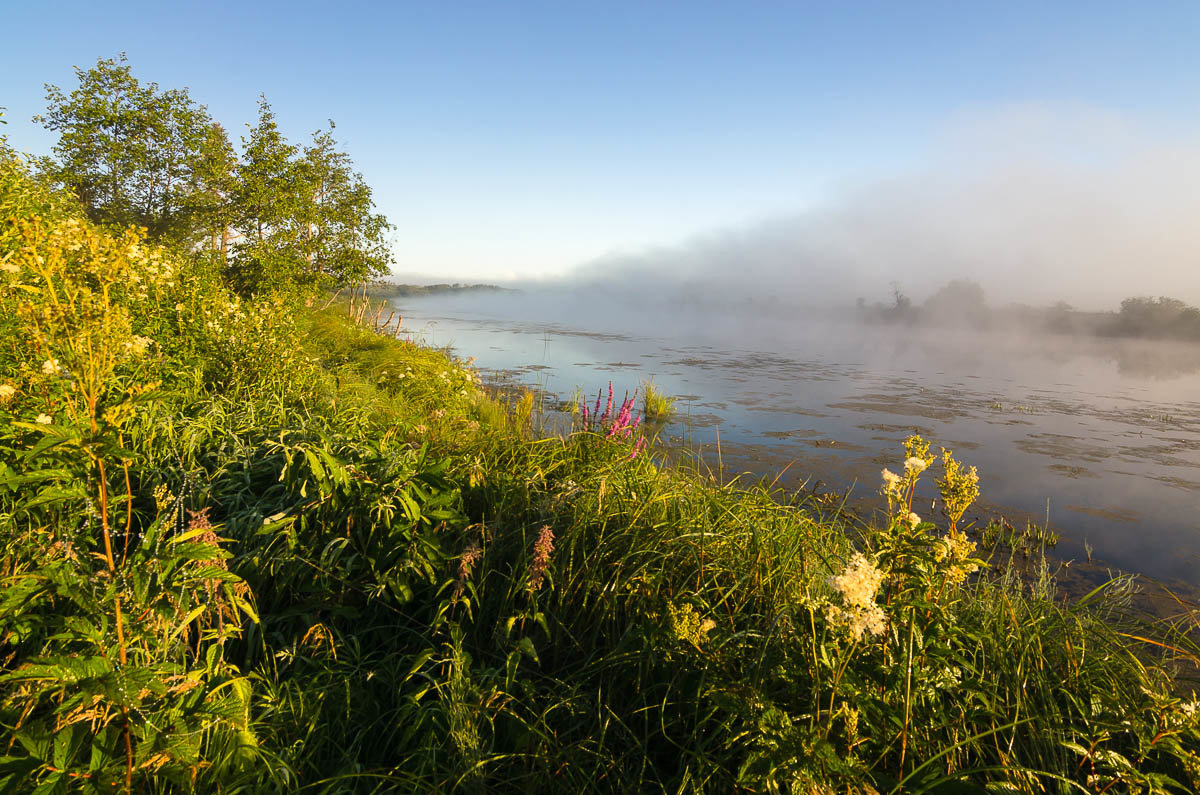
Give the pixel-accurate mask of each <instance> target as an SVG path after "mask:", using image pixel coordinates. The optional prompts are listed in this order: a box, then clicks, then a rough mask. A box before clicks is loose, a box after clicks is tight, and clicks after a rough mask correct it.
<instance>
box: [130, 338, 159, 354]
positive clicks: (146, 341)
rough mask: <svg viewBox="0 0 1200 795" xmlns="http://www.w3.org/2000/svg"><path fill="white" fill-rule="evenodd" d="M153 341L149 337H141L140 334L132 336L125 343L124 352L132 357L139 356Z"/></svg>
mask: <svg viewBox="0 0 1200 795" xmlns="http://www.w3.org/2000/svg"><path fill="white" fill-rule="evenodd" d="M152 342H154V340H152V339H150V338H149V337H143V336H141V335H140V334H134V335H133V336H132V337H130V338H129V339H127V340H126V341H125V352H126V353H128V354H131V355H133V356H141V355H142V354H143V353H145V352H146V349H147V348H149V347H150V344H151V343H152Z"/></svg>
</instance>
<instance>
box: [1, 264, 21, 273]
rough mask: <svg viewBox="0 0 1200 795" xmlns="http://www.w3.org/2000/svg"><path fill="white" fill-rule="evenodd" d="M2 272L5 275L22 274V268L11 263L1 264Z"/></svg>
mask: <svg viewBox="0 0 1200 795" xmlns="http://www.w3.org/2000/svg"><path fill="white" fill-rule="evenodd" d="M0 271H4V272H5V273H20V272H21V267H20V266H19V265H14V264H12V263H11V262H0Z"/></svg>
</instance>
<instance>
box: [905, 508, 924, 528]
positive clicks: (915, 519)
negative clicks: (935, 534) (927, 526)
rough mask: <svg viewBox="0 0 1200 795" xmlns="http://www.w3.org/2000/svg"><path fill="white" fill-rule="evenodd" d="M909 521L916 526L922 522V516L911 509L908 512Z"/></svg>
mask: <svg viewBox="0 0 1200 795" xmlns="http://www.w3.org/2000/svg"><path fill="white" fill-rule="evenodd" d="M908 523H909V524H910V525H912V526H913V527H916V526H917V525H919V524H920V523H921V517H920V516H917V515H916V514H915V513H912V512H911V511H910V512H909V514H908Z"/></svg>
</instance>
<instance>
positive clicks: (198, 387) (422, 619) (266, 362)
mask: <svg viewBox="0 0 1200 795" xmlns="http://www.w3.org/2000/svg"><path fill="white" fill-rule="evenodd" d="M0 215H2V217H3V219H4V226H3V230H2V232H0V263H2V267H3V270H2V272H0V279H2V280H3V281H4V285H5V291H4V293H3V299H0V300H2V301H3V305H2V306H0V331H2V332H3V333H2V335H0V339H3V341H4V342H3V343H2V345H0V456H2V457H0V533H2V537H3V552H2V564H3V568H2V570H0V576H2V577H3V582H2V583H0V665H2V666H3V667H2V669H0V741H2V743H3V751H2V754H3V755H2V756H0V789H3V790H4V791H9V792H26V791H35V790H36V791H39V792H67V791H85V792H114V791H118V792H119V791H128V790H137V791H145V792H168V791H195V792H224V793H234V792H385V791H456V790H461V791H467V792H470V791H510V790H511V791H531V792H579V791H620V792H629V791H672V792H677V791H707V792H731V791H753V792H758V791H766V792H771V791H783V792H810V791H811V792H842V791H854V792H861V791H872V790H877V791H880V792H886V791H904V792H919V791H931V790H937V791H945V792H963V791H991V792H1045V791H1049V792H1102V791H1107V792H1124V791H1143V792H1151V791H1154V792H1187V791H1192V790H1194V789H1195V788H1196V787H1197V785H1198V784H1200V757H1198V756H1197V754H1198V752H1200V723H1198V720H1200V716H1198V715H1197V711H1196V701H1195V696H1194V695H1193V694H1192V693H1191V688H1192V686H1193V680H1191V679H1190V678H1188V677H1189V676H1190V672H1191V671H1192V670H1194V668H1193V667H1192V665H1193V664H1194V662H1195V660H1196V652H1197V646H1196V645H1195V643H1194V642H1192V641H1191V640H1190V639H1189V636H1188V634H1187V632H1188V631H1189V630H1191V629H1192V628H1193V626H1194V625H1193V624H1189V623H1187V622H1188V621H1191V620H1192V619H1191V618H1190V617H1189V616H1188V615H1186V614H1183V615H1181V618H1180V619H1179V621H1177V622H1159V623H1155V624H1149V623H1146V622H1142V621H1140V620H1139V619H1138V618H1137V617H1136V616H1135V615H1133V614H1132V612H1131V610H1130V609H1129V608H1128V599H1127V596H1128V592H1129V589H1130V587H1131V582H1130V581H1129V580H1126V579H1122V580H1117V581H1114V582H1113V583H1111V584H1109V585H1108V586H1106V587H1104V588H1102V589H1099V590H1098V591H1096V592H1094V593H1093V594H1090V595H1089V596H1088V597H1087V598H1085V599H1083V600H1080V601H1079V602H1078V603H1075V604H1063V603H1061V602H1060V601H1058V600H1056V598H1055V594H1054V590H1053V584H1052V582H1050V581H1049V579H1043V580H1042V581H1041V582H1040V583H1038V584H1037V585H1036V587H1034V588H1032V589H1031V588H1030V587H1028V586H1027V585H1022V584H1021V583H1020V582H1019V581H1018V579H1017V578H1015V577H1012V576H1008V575H1006V573H1005V572H1003V571H994V570H991V569H989V568H988V567H986V566H982V562H981V561H980V560H978V559H977V557H976V555H975V552H974V547H973V544H972V543H971V542H970V541H969V540H968V539H967V538H966V536H964V535H963V534H962V533H961V532H959V530H958V528H957V527H955V522H956V520H957V518H958V517H959V516H961V509H965V506H966V505H967V504H969V502H970V500H971V499H972V498H973V496H974V495H973V493H972V492H973V485H974V484H973V481H972V479H971V472H970V470H969V469H967V468H965V467H961V466H960V465H959V463H958V462H957V461H956V460H954V459H953V457H949V458H937V457H935V456H933V455H931V454H930V453H929V451H928V449H927V447H925V446H924V445H923V443H922V442H921V440H916V439H914V440H911V442H910V445H909V448H908V449H907V450H904V451H901V450H897V465H896V466H895V467H893V469H895V470H896V471H897V473H898V474H896V475H891V474H890V473H888V476H887V477H886V478H885V482H884V488H883V493H882V494H881V498H880V499H881V501H884V500H886V502H887V504H888V505H889V507H890V515H891V516H892V517H893V518H892V520H891V521H890V522H887V523H884V524H883V525H882V526H878V527H873V528H863V527H861V526H858V525H853V526H850V525H847V524H844V523H843V522H842V521H841V520H840V519H839V517H838V516H837V515H836V514H835V515H832V516H831V515H828V514H826V513H823V512H822V511H821V510H818V508H817V507H816V506H810V505H808V504H806V503H804V502H803V501H796V500H794V499H792V498H791V497H789V495H786V494H783V493H779V492H776V491H773V490H772V489H770V488H768V487H766V486H759V487H746V486H731V485H725V484H721V483H719V482H716V481H714V480H713V479H712V478H711V477H708V476H707V475H704V474H702V473H699V472H696V471H689V470H688V469H687V468H683V467H677V466H675V467H672V466H666V465H664V464H663V462H662V459H661V457H660V456H658V455H657V454H656V451H655V449H654V446H653V444H649V445H648V444H647V442H646V441H645V437H644V436H642V435H641V429H640V428H636V427H635V422H636V420H635V418H634V417H632V416H631V414H630V412H629V411H625V412H622V410H621V407H620V406H612V407H609V406H606V405H603V403H605V402H607V401H606V400H602V405H599V406H598V407H596V406H592V407H589V411H588V416H587V418H586V419H584V418H583V417H582V416H581V417H580V419H579V424H578V425H577V430H576V431H575V432H574V433H571V434H569V435H565V436H561V437H553V438H538V437H537V435H536V434H534V433H533V431H532V427H531V426H532V419H531V415H532V411H533V404H532V400H530V399H520V398H511V397H504V398H502V397H498V396H496V395H492V394H489V392H488V391H487V390H486V389H485V388H484V387H483V386H481V385H480V384H479V382H478V379H477V377H476V376H475V374H474V373H473V372H472V370H471V369H470V368H469V366H467V365H466V364H465V363H461V362H456V361H452V360H451V359H449V358H447V357H446V356H445V355H444V354H442V353H440V352H437V351H433V350H429V349H426V348H421V347H416V346H413V345H409V344H404V343H402V342H400V341H397V340H394V339H391V338H388V337H386V336H382V335H379V334H377V333H375V332H374V331H373V330H371V329H369V328H366V327H363V326H362V325H359V324H357V323H356V322H354V320H353V319H352V318H350V317H349V313H348V311H347V308H346V307H344V306H341V305H331V306H328V307H325V308H324V309H322V308H320V305H319V303H318V304H314V305H313V306H308V307H306V306H305V305H304V302H303V301H302V300H300V299H296V298H285V297H278V296H275V297H260V298H255V299H245V298H238V297H237V296H235V295H234V294H232V293H231V292H229V291H228V290H227V289H226V287H225V286H224V285H223V284H222V283H221V282H220V280H219V278H218V277H217V276H216V275H215V274H214V273H213V272H212V271H211V270H210V269H208V268H206V266H205V265H204V263H203V261H201V260H197V259H196V258H195V257H193V256H190V255H183V254H179V253H172V252H169V251H166V250H162V249H157V248H154V247H152V246H148V245H147V244H146V243H145V241H143V240H142V239H141V238H140V237H139V235H138V234H137V233H134V232H127V231H114V230H102V229H98V228H96V227H94V226H92V225H91V224H90V223H88V222H86V221H85V220H83V219H82V218H81V217H80V216H79V214H78V212H76V211H75V210H74V209H73V208H72V207H71V206H70V204H69V203H65V202H64V201H62V200H60V199H57V198H56V197H54V196H53V195H51V194H49V193H47V192H46V191H44V190H42V189H41V188H40V187H39V186H37V185H36V184H35V183H34V182H33V181H31V180H30V179H29V178H28V176H27V175H26V174H25V173H24V169H23V167H22V166H21V165H20V164H19V163H18V162H16V161H15V160H13V159H11V158H7V159H0ZM927 468H928V470H929V471H928V472H926V471H925V470H926V469H927ZM934 476H936V477H937V478H938V479H939V480H940V482H941V486H942V492H943V502H944V503H945V504H946V505H948V506H949V516H947V517H923V518H922V517H914V516H912V515H911V513H910V508H911V505H910V502H911V493H912V489H913V486H914V484H915V482H916V480H917V479H918V478H921V477H934ZM930 520H932V521H930ZM981 567H982V568H981Z"/></svg>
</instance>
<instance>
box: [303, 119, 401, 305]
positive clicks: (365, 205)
mask: <svg viewBox="0 0 1200 795" xmlns="http://www.w3.org/2000/svg"><path fill="white" fill-rule="evenodd" d="M333 130H334V124H333V122H332V121H331V122H329V129H328V130H319V131H317V132H315V133H313V142H312V144H311V145H310V146H308V147H305V150H304V160H303V163H302V164H301V184H302V185H303V189H304V194H303V197H302V198H303V201H302V203H301V205H300V219H299V220H300V222H301V228H302V239H301V249H302V250H303V252H304V261H305V272H306V274H307V276H308V278H310V279H312V280H315V281H318V282H326V283H331V284H335V285H337V286H343V285H348V284H357V283H361V282H364V281H367V280H368V279H370V278H373V277H378V276H382V275H383V274H385V273H387V272H388V270H389V267H390V266H391V264H392V262H393V256H392V253H391V249H390V247H389V246H388V245H387V242H386V240H385V235H386V234H387V233H388V232H389V231H390V230H391V229H392V225H391V224H389V223H388V221H387V219H386V218H384V217H383V216H382V215H380V214H378V213H374V212H372V211H373V210H374V208H375V203H374V201H373V200H372V198H371V189H370V187H368V186H367V184H366V182H365V181H364V180H363V177H362V174H359V173H358V172H356V171H354V169H353V166H352V164H351V162H350V157H349V156H348V155H347V154H345V153H344V152H339V151H338V150H337V148H336V146H337V142H336V141H335V140H334V138H333Z"/></svg>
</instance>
